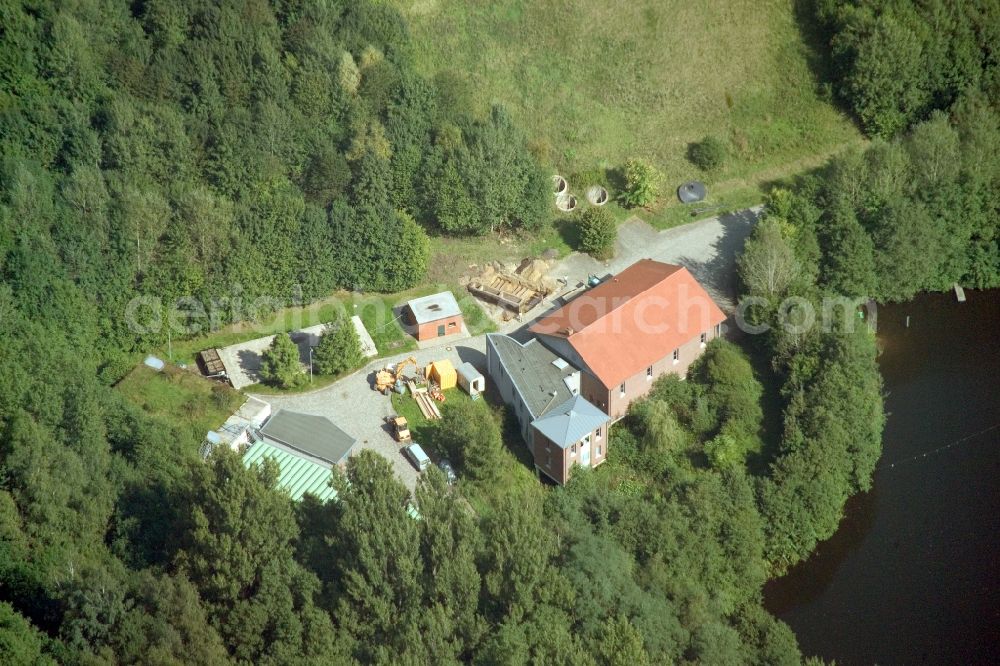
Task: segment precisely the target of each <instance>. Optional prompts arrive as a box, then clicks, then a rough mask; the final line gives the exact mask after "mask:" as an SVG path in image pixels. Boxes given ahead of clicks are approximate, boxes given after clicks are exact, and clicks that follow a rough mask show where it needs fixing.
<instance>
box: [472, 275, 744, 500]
mask: <svg viewBox="0 0 1000 666" xmlns="http://www.w3.org/2000/svg"><path fill="white" fill-rule="evenodd" d="M725 319H726V315H725V314H724V313H723V312H722V310H720V309H719V307H718V306H717V305H716V304H715V302H714V301H713V300H712V298H711V297H710V296H709V295H708V293H707V292H706V291H705V290H704V289H703V288H702V287H701V285H699V284H698V282H697V281H696V280H695V279H694V277H693V276H692V275H691V273H689V272H688V270H687V269H686V268H684V267H682V266H673V265H671V264H664V263H660V262H657V261H652V260H649V259H646V260H643V261H640V262H638V263H635V264H633V265H632V266H630V267H629V268H627V269H626V270H624V271H622V272H621V273H619V274H618V275H617V276H615V277H613V278H610V279H609V280H607V281H605V282H604V283H602V284H600V285H598V286H597V287H594V288H593V289H590V290H588V291H587V292H584V293H583V294H582V295H580V296H578V297H577V298H575V299H573V300H572V301H570V302H569V303H567V304H566V305H564V306H563V307H562V308H560V309H559V310H557V311H555V312H553V313H551V314H550V315H548V316H547V317H545V318H543V319H541V320H540V321H538V322H537V323H536V324H535V325H534V326H532V327H531V329H530V330H531V332H532V333H534V334H535V338H534V339H532V340H530V341H528V342H526V343H524V344H522V343H520V342H518V341H516V340H514V339H513V338H511V337H509V336H507V335H502V334H499V333H493V334H490V335H487V336H486V361H487V367H488V370H489V374H490V377H491V378H492V379H493V382H494V383H495V384H496V387H497V392H498V394H499V395H500V397H501V398H502V399H503V400H504V402H506V403H507V404H508V405H510V406H511V409H512V411H513V413H514V414H515V415H516V416H517V419H518V422H519V423H520V425H521V435H522V436H523V437H524V441H525V443H526V444H527V445H528V450H529V451H531V454H532V457H533V458H534V463H535V469H536V470H537V471H538V472H540V473H544V474H545V475H547V476H549V477H550V478H552V479H553V480H555V481H556V482H557V483H565V482H566V481H567V480H568V479H569V477H570V473H571V471H572V469H573V467H574V466H575V465H580V466H583V467H596V466H597V465H599V464H601V463H603V462H604V461H605V460H607V455H608V431H609V428H610V427H611V424H612V422H613V421H615V420H618V419H620V418H621V417H623V416H624V415H625V413H626V412H627V410H628V406H629V404H630V403H631V402H632V401H633V400H635V399H637V398H640V397H642V396H643V395H645V394H646V393H647V392H648V391H649V389H650V387H651V386H652V385H653V381H654V380H655V379H656V378H657V377H660V376H661V375H664V374H666V373H669V372H672V373H677V374H679V375H681V376H683V375H684V374H686V373H687V369H688V366H690V365H691V363H692V362H693V361H694V360H695V359H696V358H698V356H699V355H701V353H702V350H703V349H704V347H705V345H706V344H707V343H708V341H709V340H711V339H712V338H714V337H717V336H719V335H721V333H722V330H721V325H722V322H723V321H724V320H725Z"/></svg>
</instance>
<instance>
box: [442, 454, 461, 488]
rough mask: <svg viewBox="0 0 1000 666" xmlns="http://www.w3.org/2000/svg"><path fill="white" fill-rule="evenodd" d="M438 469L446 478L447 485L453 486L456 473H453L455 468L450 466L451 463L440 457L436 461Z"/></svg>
mask: <svg viewBox="0 0 1000 666" xmlns="http://www.w3.org/2000/svg"><path fill="white" fill-rule="evenodd" d="M438 469H440V470H441V471H442V472H444V476H445V478H446V479H448V485H449V486H453V485H455V482H456V481H458V475H456V474H455V468H454V467H452V466H451V463H450V462H448V461H447V460H444V459H442V460H441V462H439V463H438Z"/></svg>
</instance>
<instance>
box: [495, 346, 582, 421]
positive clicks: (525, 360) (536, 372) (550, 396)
mask: <svg viewBox="0 0 1000 666" xmlns="http://www.w3.org/2000/svg"><path fill="white" fill-rule="evenodd" d="M486 338H487V340H488V341H489V342H490V343H491V344H492V345H493V349H495V350H496V353H497V358H499V359H500V364H501V365H502V366H503V368H504V370H506V371H507V374H508V375H510V378H511V381H512V382H513V383H514V388H516V389H517V392H518V393H519V394H520V396H521V399H522V400H523V401H524V404H525V406H526V407H527V408H528V411H529V412H531V416H532V417H533V418H538V417H539V416H541V415H543V414H545V413H546V411H547V410H548V409H550V408H551V407H553V406H556V405H561V404H562V403H564V402H566V401H567V400H569V399H570V398H572V397H573V395H574V394H573V392H572V391H571V390H570V386H569V385H567V382H566V381H565V380H566V379H567V378H570V377H572V376H573V375H578V374H579V372H580V371H579V370H577V369H576V368H574V367H573V366H572V365H570V364H569V363H566V362H565V361H564V360H563V359H560V358H559V357H558V356H556V355H555V354H554V353H552V351H551V350H549V348H548V347H546V346H545V345H543V344H541V343H540V342H538V340H536V339H534V338H532V339H531V340H530V341H528V342H527V343H525V344H523V345H522V344H521V343H520V342H518V341H517V340H515V339H514V338H512V337H510V336H507V335H504V334H502V333H490V334H488V335H487V336H486ZM556 361H563V362H562V363H559V364H557V363H556ZM560 366H562V367H560ZM569 384H570V385H572V384H573V382H569ZM578 385H579V384H577V386H578Z"/></svg>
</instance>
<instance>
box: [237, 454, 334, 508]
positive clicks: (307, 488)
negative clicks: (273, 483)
mask: <svg viewBox="0 0 1000 666" xmlns="http://www.w3.org/2000/svg"><path fill="white" fill-rule="evenodd" d="M264 458H271V459H272V460H274V461H275V462H276V463H277V464H278V467H279V469H280V470H281V471H280V472H279V474H278V486H280V487H281V488H283V489H284V490H286V491H287V492H288V494H289V496H291V498H292V499H293V500H295V501H298V500H300V499H302V496H303V495H306V494H309V495H314V496H315V497H317V498H319V499H320V500H322V501H326V500H329V499H334V498H336V497H337V491H335V490H334V489H333V488H332V487H330V479H331V478H332V477H333V472H331V471H330V468H329V467H325V466H323V465H321V464H319V463H317V462H313V461H311V460H307V459H305V458H303V457H301V456H297V455H295V454H294V453H292V452H291V451H288V450H286V449H285V448H283V447H281V446H276V445H275V444H273V443H271V442H269V441H267V440H266V439H263V440H260V441H258V442H255V443H254V444H252V445H251V446H250V448H248V449H247V451H246V453H244V454H243V464H244V465H246V466H247V467H248V468H249V467H250V466H251V465H256V464H259V463H260V461H261V460H263V459H264Z"/></svg>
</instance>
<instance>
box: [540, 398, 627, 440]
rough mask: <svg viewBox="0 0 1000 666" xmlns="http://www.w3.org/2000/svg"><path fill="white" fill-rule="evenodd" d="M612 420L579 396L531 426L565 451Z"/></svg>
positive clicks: (551, 411)
mask: <svg viewBox="0 0 1000 666" xmlns="http://www.w3.org/2000/svg"><path fill="white" fill-rule="evenodd" d="M610 420H611V417H610V416H608V415H607V414H605V413H604V412H602V411H601V410H599V409H598V408H597V407H594V406H593V405H592V404H590V403H589V402H587V400H585V399H584V398H583V396H579V395H577V396H573V397H572V398H570V399H569V400H567V401H566V402H564V403H563V404H561V405H559V406H558V407H556V408H555V409H553V410H550V411H549V412H547V413H546V414H545V416H542V417H540V418H537V419H535V420H534V421H532V422H531V425H532V426H533V427H534V428H535V429H536V430H538V432H540V433H542V434H543V435H545V437H547V438H548V439H549V440H551V441H552V442H554V443H555V444H556V445H557V446H559V447H561V448H564V449H565V448H566V447H568V446H571V445H572V444H576V443H577V442H579V441H580V440H581V439H583V438H584V436H586V435H587V434H589V433H591V432H593V431H594V430H597V428H600V427H602V426H604V424H606V423H607V422H608V421H610Z"/></svg>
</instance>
